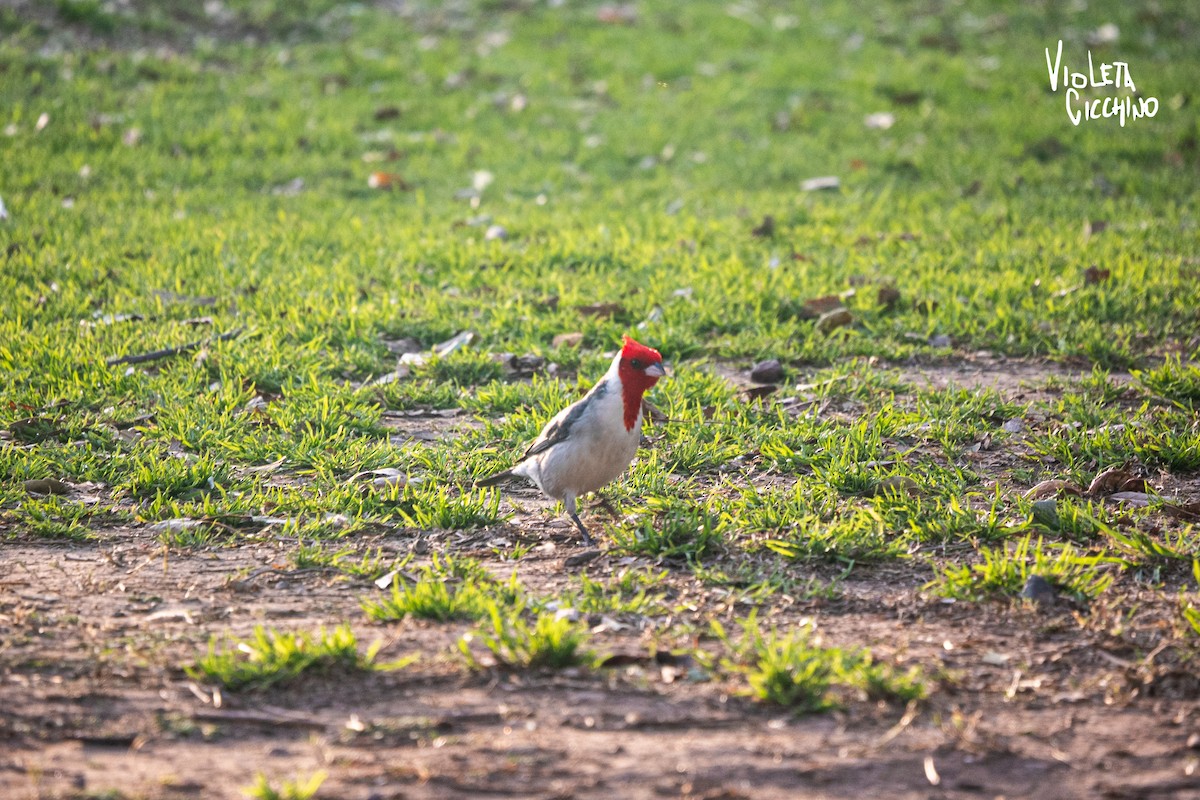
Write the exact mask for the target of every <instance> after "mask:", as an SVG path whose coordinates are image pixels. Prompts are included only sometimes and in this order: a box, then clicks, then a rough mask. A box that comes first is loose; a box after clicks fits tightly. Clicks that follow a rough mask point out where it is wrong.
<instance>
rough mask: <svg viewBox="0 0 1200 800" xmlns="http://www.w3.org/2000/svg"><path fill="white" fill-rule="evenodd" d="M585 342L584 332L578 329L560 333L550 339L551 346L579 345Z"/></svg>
mask: <svg viewBox="0 0 1200 800" xmlns="http://www.w3.org/2000/svg"><path fill="white" fill-rule="evenodd" d="M581 344H583V334H582V333H580V332H578V331H572V332H571V333H560V334H558V335H557V336H555V337H554V338H553V339H551V340H550V346H551V347H579V345H581Z"/></svg>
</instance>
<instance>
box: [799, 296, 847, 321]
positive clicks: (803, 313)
mask: <svg viewBox="0 0 1200 800" xmlns="http://www.w3.org/2000/svg"><path fill="white" fill-rule="evenodd" d="M844 307H845V304H844V303H843V302H842V298H841V297H840V296H839V295H836V294H825V295H821V296H820V297H813V298H810V299H808V300H805V301H804V303H803V304H801V306H800V314H799V316H800V319H818V318H819V317H820V316H821V315H822V314H827V313H829V312H830V311H837V310H838V309H841V308H844Z"/></svg>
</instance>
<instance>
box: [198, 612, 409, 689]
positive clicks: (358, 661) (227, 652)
mask: <svg viewBox="0 0 1200 800" xmlns="http://www.w3.org/2000/svg"><path fill="white" fill-rule="evenodd" d="M382 644H383V642H382V641H379V642H376V643H375V644H373V645H371V647H369V648H368V649H367V650H366V651H365V652H359V649H358V640H357V638H356V637H355V635H354V632H353V631H352V630H351V629H350V626H349V625H340V626H338V627H337V628H334V629H333V630H330V631H326V630H325V629H323V628H322V629H321V630H319V631H316V632H315V633H311V634H303V633H286V632H283V633H281V632H277V631H274V630H268V629H266V628H264V627H262V626H261V625H260V626H258V627H257V628H255V630H254V637H253V638H251V639H248V640H245V641H233V640H226V641H225V642H223V643H218V641H217V640H216V638H213V639H212V640H210V641H209V644H208V653H207V654H206V655H204V656H201V657H200V658H198V659H197V660H196V661H195V663H194V664H190V665H188V666H187V667H186V668H185V669H186V671H187V673H188V675H190V676H191V677H192V678H194V679H196V680H200V681H207V682H210V683H218V684H220V685H221V686H224V687H225V688H226V689H230V690H233V691H237V690H244V689H266V688H268V687H270V686H274V685H277V684H285V683H288V682H291V681H293V680H295V679H296V678H298V677H299V676H300V675H302V674H307V675H311V674H327V673H330V672H336V671H340V672H352V671H365V670H372V669H389V668H396V667H399V666H402V665H403V664H402V663H400V662H397V663H396V664H390V665H383V664H376V662H375V655H376V653H377V652H378V651H379V647H380V646H381V645H382Z"/></svg>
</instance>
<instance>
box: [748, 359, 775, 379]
mask: <svg viewBox="0 0 1200 800" xmlns="http://www.w3.org/2000/svg"><path fill="white" fill-rule="evenodd" d="M750 380H752V381H754V382H755V383H779V382H780V381H782V380H783V365H782V364H780V363H779V360H778V359H775V358H771V359H768V360H766V361H760V362H758V363H757V364H755V365H754V369H752V370H750Z"/></svg>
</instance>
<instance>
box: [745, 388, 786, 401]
mask: <svg viewBox="0 0 1200 800" xmlns="http://www.w3.org/2000/svg"><path fill="white" fill-rule="evenodd" d="M742 391H743V392H744V393H745V395H746V399H747V400H761V399H762V398H764V397H769V396H770V395H773V394H775V392H777V391H779V387H778V386H772V385H766V386H751V387H749V388H746V389H743V390H742Z"/></svg>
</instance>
